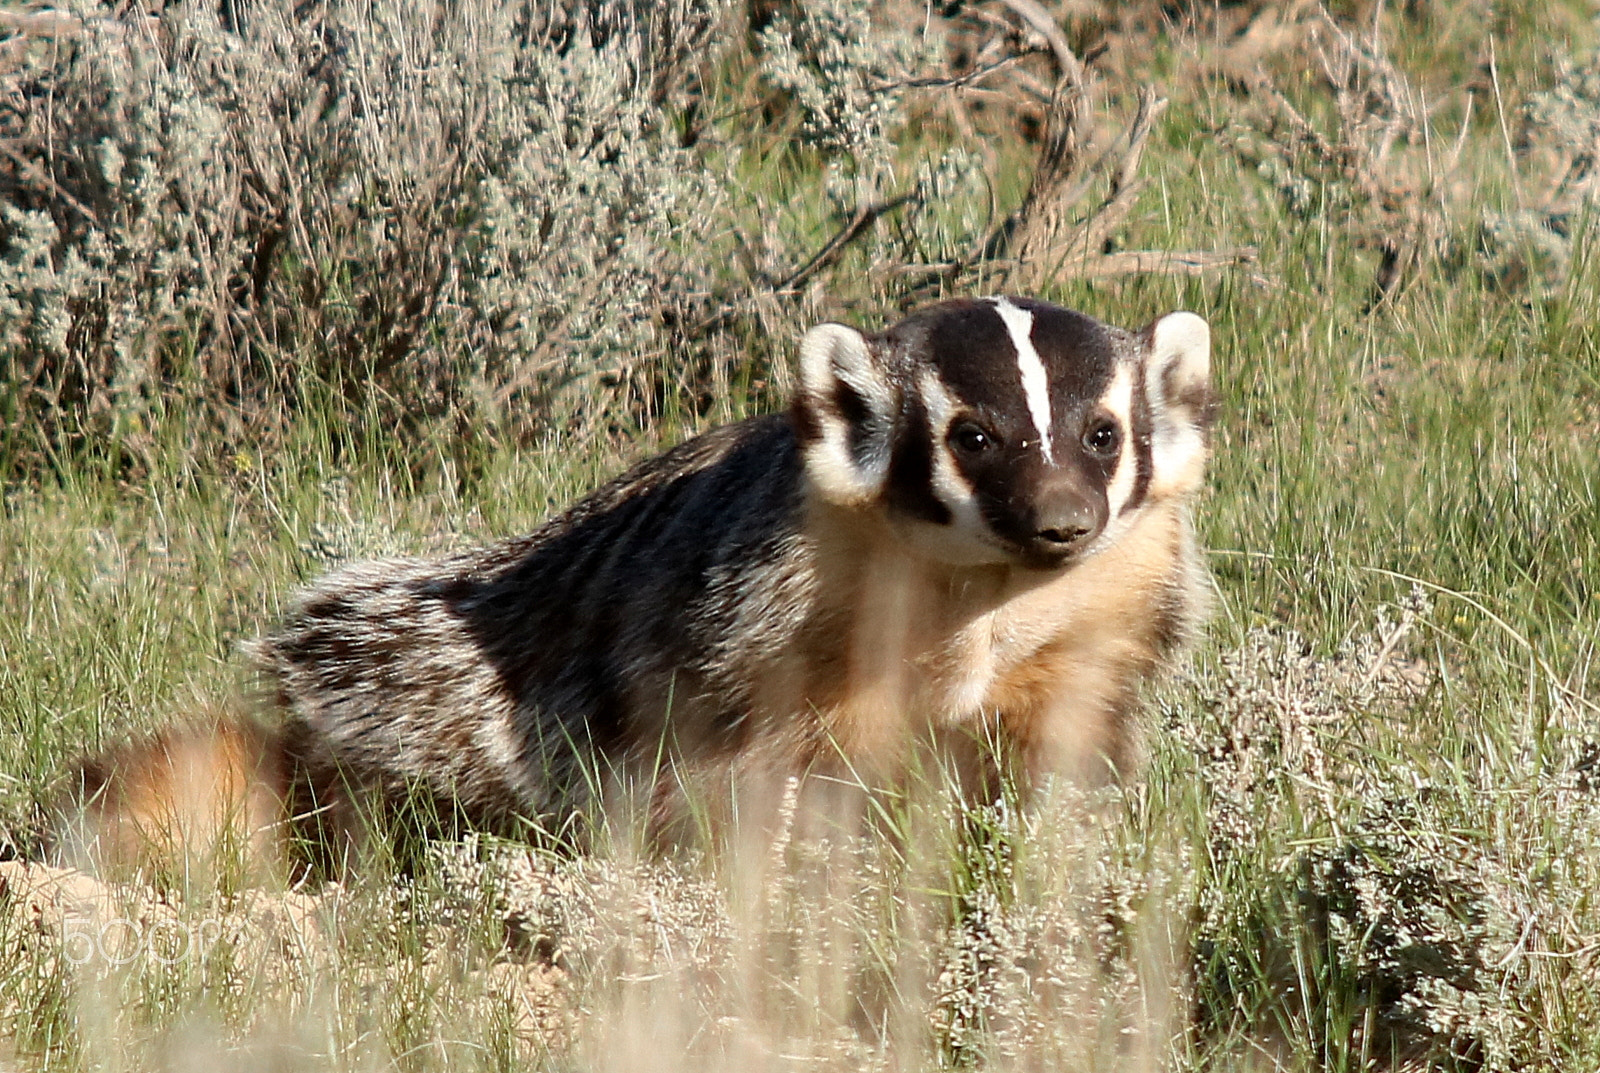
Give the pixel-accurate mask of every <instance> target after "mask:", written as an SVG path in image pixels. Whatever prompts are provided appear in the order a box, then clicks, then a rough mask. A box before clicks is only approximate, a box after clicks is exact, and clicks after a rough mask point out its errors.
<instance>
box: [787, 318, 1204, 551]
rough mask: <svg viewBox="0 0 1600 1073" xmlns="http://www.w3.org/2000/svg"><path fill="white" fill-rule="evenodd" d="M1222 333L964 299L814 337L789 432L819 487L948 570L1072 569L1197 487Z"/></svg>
mask: <svg viewBox="0 0 1600 1073" xmlns="http://www.w3.org/2000/svg"><path fill="white" fill-rule="evenodd" d="M1209 354H1210V337H1209V330H1208V329H1207V327H1206V324H1205V322H1204V321H1203V320H1201V319H1200V318H1199V317H1197V316H1195V315H1194V314H1192V313H1173V314H1169V315H1168V316H1166V317H1163V318H1161V319H1160V320H1157V321H1156V322H1155V323H1154V324H1152V325H1150V327H1148V328H1147V329H1145V330H1144V331H1143V332H1141V333H1138V334H1132V333H1128V332H1124V331H1122V330H1120V329H1117V328H1112V327H1109V326H1107V325H1104V324H1101V323H1100V322H1099V321H1097V320H1095V319H1094V318H1092V317H1087V316H1084V315H1083V314H1081V313H1075V312H1072V311H1071V310H1067V309H1062V308H1060V307H1057V306H1052V305H1048V304H1046V303H1043V302H1037V301H1033V300H1030V299H1023V298H991V299H983V300H978V301H954V302H947V303H944V304H941V305H937V306H934V307H932V308H930V309H927V310H924V311H922V312H920V313H917V314H914V315H912V316H911V317H909V318H907V319H906V320H904V321H902V322H901V323H899V324H898V325H896V326H894V327H893V328H891V329H889V330H888V331H887V332H885V333H883V334H881V335H877V336H870V337H868V336H863V335H861V334H860V333H858V332H856V331H855V330H853V329H851V328H847V327H844V326H843V325H838V324H824V325H821V326H820V327H817V328H814V329H813V330H812V331H811V332H810V333H809V334H808V335H807V336H806V339H805V342H804V343H803V345H802V348H801V376H800V379H801V388H800V392H799V393H798V395H797V397H796V400H795V405H794V411H793V414H794V421H795V427H796V430H797V433H798V436H799V439H800V443H801V447H802V451H803V452H804V458H805V466H806V473H807V477H808V480H809V482H810V484H811V487H812V489H813V491H814V492H815V494H818V495H820V496H822V497H823V498H824V499H826V500H828V501H830V502H833V503H836V504H839V505H843V506H851V507H861V508H868V507H878V508H881V509H883V510H885V511H886V512H887V514H888V517H889V519H890V521H891V522H892V523H893V524H894V525H895V527H896V528H897V529H898V530H899V531H900V532H902V533H903V534H904V536H905V538H906V540H907V542H908V543H909V544H911V545H912V546H914V547H916V548H918V549H920V550H922V551H924V552H926V553H927V554H929V555H931V556H933V557H935V558H937V559H941V560H944V561H947V562H950V563H956V564H978V563H1012V564H1015V565H1020V566H1023V567H1027V568H1031V569H1045V570H1047V569H1053V568H1057V567H1060V566H1063V565H1066V564H1068V563H1070V562H1072V561H1073V560H1075V559H1077V558H1080V557H1082V556H1085V555H1088V554H1092V553H1093V552H1094V551H1096V550H1097V549H1099V548H1101V547H1104V546H1105V545H1106V544H1108V543H1110V542H1111V541H1113V540H1115V539H1116V537H1117V535H1118V534H1119V533H1120V532H1121V531H1122V530H1123V529H1124V528H1126V526H1127V525H1128V524H1130V523H1131V521H1132V520H1133V518H1134V517H1136V516H1137V513H1138V511H1139V510H1140V509H1141V508H1142V507H1145V506H1147V505H1149V504H1151V503H1155V502H1160V501H1162V500H1167V499H1171V498H1172V497H1174V496H1184V495H1188V494H1190V493H1192V492H1193V491H1194V490H1195V489H1197V488H1198V487H1199V484H1200V481H1201V478H1202V475H1203V470H1204V463H1205V454H1206V430H1207V426H1208V424H1209V421H1210V384H1209V379H1210V358H1209Z"/></svg>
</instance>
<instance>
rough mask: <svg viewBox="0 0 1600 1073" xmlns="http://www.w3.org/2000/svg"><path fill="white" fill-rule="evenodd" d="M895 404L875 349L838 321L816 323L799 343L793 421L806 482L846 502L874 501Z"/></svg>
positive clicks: (883, 469)
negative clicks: (798, 384) (798, 379)
mask: <svg viewBox="0 0 1600 1073" xmlns="http://www.w3.org/2000/svg"><path fill="white" fill-rule="evenodd" d="M897 408H898V400H897V395H896V392H895V390H894V382H893V379H892V377H891V376H890V375H889V368H888V363H887V361H886V360H885V356H884V355H883V354H882V353H881V348H880V346H879V345H878V344H877V343H876V342H875V341H874V340H871V339H868V338H867V337H866V336H864V335H862V334H861V333H860V332H858V331H856V330H855V329H854V328H850V327H847V326H845V325H843V324H819V325H817V326H816V327H815V328H812V329H811V330H810V331H809V332H807V333H806V337H805V339H804V340H802V341H801V343H800V390H799V391H798V392H797V393H796V395H795V399H794V408H793V420H794V424H795V431H796V434H797V435H798V436H799V438H800V448H801V452H802V454H803V456H804V458H805V466H806V474H807V476H808V477H809V479H810V481H811V485H812V487H813V488H815V489H816V490H817V491H818V492H820V493H821V494H822V495H823V497H824V498H826V499H828V500H830V501H832V502H835V503H839V504H841V505H845V506H851V505H860V504H863V503H866V502H867V501H869V500H871V499H873V498H875V497H876V496H877V495H878V494H879V493H880V492H881V491H882V490H883V485H884V482H885V481H886V480H887V478H888V473H889V449H890V443H891V440H892V437H893V432H894V415H895V412H896V410H897Z"/></svg>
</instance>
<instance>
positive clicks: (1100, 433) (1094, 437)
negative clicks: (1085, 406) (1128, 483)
mask: <svg viewBox="0 0 1600 1073" xmlns="http://www.w3.org/2000/svg"><path fill="white" fill-rule="evenodd" d="M1083 446H1084V447H1085V448H1087V449H1088V451H1089V453H1090V454H1093V455H1099V456H1100V457H1101V458H1110V457H1111V456H1113V455H1115V454H1116V453H1117V448H1118V447H1120V446H1122V433H1121V432H1120V431H1119V430H1118V429H1117V425H1116V422H1114V421H1097V422H1095V423H1094V424H1093V425H1091V426H1090V427H1089V431H1087V432H1085V433H1084V434H1083Z"/></svg>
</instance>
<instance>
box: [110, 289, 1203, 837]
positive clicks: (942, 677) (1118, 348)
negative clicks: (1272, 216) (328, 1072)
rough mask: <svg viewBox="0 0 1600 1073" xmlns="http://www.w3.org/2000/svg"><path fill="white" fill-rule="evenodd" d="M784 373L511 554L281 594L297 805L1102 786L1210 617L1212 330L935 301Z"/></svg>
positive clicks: (1191, 323)
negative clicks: (1059, 779) (1196, 524)
mask: <svg viewBox="0 0 1600 1073" xmlns="http://www.w3.org/2000/svg"><path fill="white" fill-rule="evenodd" d="M799 381H800V383H799V388H798V390H797V392H796V394H795V397H794V399H793V402H792V405H791V407H790V409H789V411H788V412H787V413H785V414H778V415H770V416H765V417H757V418H753V419H750V420H747V421H744V422H741V423H738V424H734V425H729V426H726V427H722V428H718V429H714V430H712V431H710V432H707V433H705V434H704V435H701V436H699V437H697V438H695V439H692V440H690V441H688V442H686V443H684V444H682V445H680V446H678V447H676V448H674V449H672V450H670V451H668V452H666V453H665V454H662V455H660V456H659V457H656V458H653V459H650V460H648V461H646V462H644V463H642V464H640V465H638V466H637V467H635V468H634V469H632V470H631V471H629V472H627V473H625V474H624V475H622V476H621V477H619V478H617V479H616V480H614V481H612V482H611V483H609V484H607V485H605V486H603V487H602V488H600V489H599V490H598V491H596V492H595V493H593V494H592V495H590V496H589V497H587V498H586V499H584V500H582V501H580V502H579V503H577V504H576V505H575V506H573V507H572V508H571V509H570V510H568V511H567V512H566V513H564V514H562V515H560V516H558V517H556V518H554V519H553V520H551V521H550V522H548V523H547V524H545V525H544V526H543V527H542V528H540V529H538V530H537V531H535V532H534V533H532V534H531V535H528V536H524V537H519V538H515V539H511V540H507V541H504V542H502V543H498V544H495V545H492V546H489V547H486V548H482V549H479V550H474V551H469V552H465V553H461V554H457V555H454V556H451V557H447V558H440V559H392V560H380V561H374V562H367V563H360V564H356V565H352V566H348V567H346V568H343V569H341V570H338V571H336V572H334V573H332V574H329V575H328V576H326V577H324V578H323V579H321V580H320V581H318V582H316V583H315V584H313V585H312V586H311V587H310V588H309V589H307V590H306V591H305V592H303V593H302V594H301V595H300V596H299V597H298V599H296V600H295V601H294V602H293V604H292V606H291V607H290V609H289V610H288V612H287V614H286V615H285V616H284V618H283V620H282V622H281V624H280V625H279V626H278V628H277V629H276V630H275V631H274V632H273V633H271V634H270V635H268V636H267V637H265V638H264V639H262V640H261V641H259V642H258V643H257V644H256V645H255V647H254V650H253V655H254V658H255V659H256V660H257V661H258V662H259V664H260V666H261V668H262V670H263V671H264V673H265V675H266V680H267V681H268V682H269V683H270V692H271V697H272V701H273V704H274V706H275V707H276V708H277V709H278V710H279V711H280V712H281V716H280V717H279V718H280V719H281V726H282V731H281V737H280V739H279V744H278V746H277V747H278V748H280V749H281V750H282V758H281V761H280V762H278V763H275V764H274V765H272V770H275V771H282V772H283V786H282V793H283V796H284V798H285V800H286V801H287V802H288V805H289V809H290V811H291V813H293V814H295V815H299V816H327V815H329V813H330V810H331V811H332V812H333V813H337V812H338V810H339V809H340V808H342V807H344V804H343V803H345V802H348V801H350V800H351V790H352V789H356V790H358V791H360V792H362V793H365V792H376V793H378V794H379V795H380V797H385V796H388V795H408V796H409V795H415V794H416V793H418V792H419V791H422V792H424V793H425V794H426V795H427V796H429V797H431V798H434V799H436V800H438V801H440V802H445V803H447V804H448V805H449V807H450V808H451V809H452V810H454V811H458V812H459V813H460V814H462V815H464V816H465V817H466V818H468V819H469V820H470V821H471V822H472V823H474V824H477V825H481V826H486V827H490V828H497V829H505V828H513V827H516V826H517V825H519V824H520V823H522V822H523V821H527V820H540V821H543V822H545V823H547V824H548V823H551V822H555V823H561V822H564V821H565V820H566V818H567V817H569V816H571V815H573V814H581V813H583V812H585V811H591V810H593V809H595V808H598V807H601V806H602V805H603V804H604V798H605V796H606V794H607V793H608V792H610V791H612V790H614V789H619V788H621V789H625V790H629V791H632V792H637V793H642V794H644V795H645V797H646V798H647V799H648V800H649V801H651V802H652V804H653V805H654V806H655V807H656V808H657V809H658V811H660V812H661V813H662V814H663V815H666V814H670V813H671V812H672V810H673V808H674V807H675V806H674V802H677V803H679V804H681V802H682V798H683V797H684V796H685V793H686V788H688V789H692V788H693V787H695V786H708V785H709V786H714V787H719V789H718V790H717V791H716V792H718V793H720V792H721V789H720V788H721V787H725V786H726V785H727V783H728V780H732V781H733V784H734V785H735V786H738V785H745V786H755V785H765V782H764V780H767V779H771V778H777V779H783V780H787V779H788V778H789V777H791V776H801V777H803V776H806V775H807V774H822V775H837V776H847V777H849V778H851V779H856V780H862V781H865V782H878V781H881V780H889V781H892V780H894V779H896V778H899V777H901V776H902V775H903V773H904V769H905V767H906V765H907V764H908V763H910V762H911V761H912V758H913V757H914V756H915V755H916V754H917V751H918V750H919V749H921V748H922V747H924V746H932V747H933V748H934V749H935V750H936V751H938V752H939V753H940V754H941V755H946V756H949V757H952V758H953V759H954V760H955V763H956V766H957V767H958V768H960V769H962V770H964V771H965V772H967V773H968V774H969V775H970V776H971V777H974V778H978V779H986V778H988V777H989V776H992V775H995V774H999V773H1000V772H1001V771H1002V770H1004V769H1006V768H1011V769H1013V770H1014V772H1015V773H1016V774H1017V775H1018V776H1019V777H1021V778H1022V779H1023V780H1024V781H1025V783H1026V784H1035V783H1037V782H1038V781H1039V780H1040V779H1043V778H1046V777H1048V776H1050V775H1052V774H1055V773H1060V774H1062V775H1065V776H1067V777H1070V778H1074V779H1078V780H1085V781H1099V780H1103V779H1104V778H1106V777H1109V776H1110V775H1112V774H1114V773H1115V772H1116V771H1117V770H1119V769H1121V768H1123V767H1124V766H1125V765H1126V764H1127V761H1128V759H1129V757H1130V753H1131V749H1132V746H1133V735H1132V726H1133V722H1134V718H1133V717H1134V709H1135V705H1136V701H1137V691H1138V687H1139V684H1140V682H1141V681H1142V680H1144V679H1145V678H1146V677H1148V676H1149V675H1150V674H1151V673H1152V672H1153V671H1155V670H1157V669H1158V668H1159V667H1160V666H1162V664H1163V663H1164V662H1165V661H1167V660H1168V658H1169V657H1170V656H1171V655H1172V654H1173V653H1174V652H1176V651H1177V650H1178V649H1180V648H1181V646H1182V645H1183V644H1184V643H1185V642H1186V641H1187V640H1188V639H1189V638H1190V637H1191V636H1192V634H1193V631H1194V629H1195V627H1196V625H1197V623H1198V622H1199V620H1200V619H1201V617H1202V616H1203V613H1204V610H1205V607H1206V602H1207V601H1206V576H1205V573H1204V570H1203V567H1202V565H1201V563H1200V560H1199V556H1198V552H1197V550H1196V546H1195V540H1194V536H1193V533H1192V530H1191V524H1190V519H1189V509H1190V502H1191V500H1192V498H1193V496H1194V493H1195V492H1196V491H1197V490H1198V489H1199V487H1200V484H1201V480H1202V475H1203V468H1204V462H1205V457H1206V434H1207V427H1208V424H1209V421H1210V411H1211V401H1210V400H1211V394H1210V388H1209V336H1208V332H1207V329H1206V327H1205V324H1204V322H1203V321H1201V320H1200V318H1198V317H1196V316H1194V315H1193V314H1189V313H1176V314H1171V315H1169V316H1167V317H1164V318H1162V319H1160V320H1158V321H1156V322H1155V323H1154V324H1152V325H1151V326H1150V327H1149V328H1147V329H1145V330H1144V331H1143V332H1141V333H1131V332H1126V331H1122V330H1120V329H1117V328H1113V327H1110V326H1107V325H1103V324H1101V323H1100V322H1098V321H1096V320H1094V319H1092V318H1090V317H1087V316H1084V315H1082V314H1078V313H1073V312H1071V311H1068V310H1064V309H1060V308H1057V307H1054V306H1050V305H1046V304H1044V303H1040V302H1034V301H1030V300H1026V299H1004V298H998V299H984V300H963V301H954V302H947V303H943V304H940V305H936V306H933V307H930V308H928V309H926V310H923V311H921V312H919V313H916V314H913V315H912V316H910V317H908V318H907V319H906V320H904V321H902V322H901V323H900V324H898V325H896V326H894V327H893V328H891V329H889V330H888V331H886V332H883V333H881V334H877V335H871V336H867V335H863V334H861V333H859V332H857V331H855V330H854V329H851V328H848V327H845V326H843V325H838V324H825V325H822V326H820V327H818V328H815V329H813V330H812V331H811V332H810V333H809V334H808V335H807V336H806V339H805V341H804V343H803V344H802V347H801V361H800V375H799ZM124 767H125V768H126V767H127V765H124ZM708 780H709V781H708ZM146 796H147V797H148V796H149V795H146Z"/></svg>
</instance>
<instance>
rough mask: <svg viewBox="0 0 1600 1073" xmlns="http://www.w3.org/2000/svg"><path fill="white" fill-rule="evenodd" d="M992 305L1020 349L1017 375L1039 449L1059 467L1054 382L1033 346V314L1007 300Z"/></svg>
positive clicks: (998, 299)
mask: <svg viewBox="0 0 1600 1073" xmlns="http://www.w3.org/2000/svg"><path fill="white" fill-rule="evenodd" d="M991 301H993V302H994V308H995V312H997V313H999V314H1000V319H1001V320H1002V321H1004V322H1005V325H1006V331H1008V332H1010V333H1011V345H1012V346H1014V347H1016V349H1017V372H1018V373H1019V374H1020V375H1021V377H1022V394H1023V397H1024V398H1025V399H1027V401H1028V415H1029V416H1030V417H1032V418H1033V427H1034V428H1035V429H1037V430H1038V432H1039V448H1040V450H1042V451H1043V452H1044V460H1045V461H1046V462H1048V463H1050V464H1051V465H1055V461H1056V460H1055V456H1054V455H1053V454H1052V453H1051V444H1050V428H1051V425H1052V420H1051V414H1050V378H1049V377H1048V376H1047V375H1045V371H1044V362H1043V361H1041V360H1039V351H1038V350H1037V349H1036V348H1035V347H1034V345H1033V314H1032V313H1029V312H1028V311H1027V310H1026V309H1019V308H1018V307H1017V306H1014V305H1012V304H1011V303H1010V302H1009V301H1007V300H1006V299H1004V298H994V299H991Z"/></svg>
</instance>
